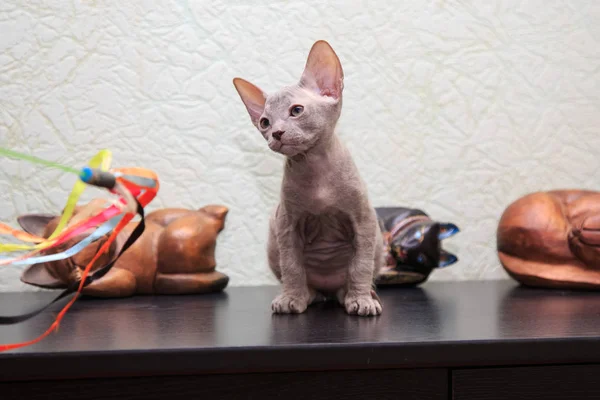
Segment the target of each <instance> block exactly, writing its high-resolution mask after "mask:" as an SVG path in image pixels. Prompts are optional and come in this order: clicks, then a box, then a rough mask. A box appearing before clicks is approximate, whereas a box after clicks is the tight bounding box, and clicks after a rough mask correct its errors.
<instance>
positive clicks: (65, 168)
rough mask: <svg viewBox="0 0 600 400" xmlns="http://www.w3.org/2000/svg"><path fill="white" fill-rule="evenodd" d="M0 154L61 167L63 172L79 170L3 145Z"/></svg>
mask: <svg viewBox="0 0 600 400" xmlns="http://www.w3.org/2000/svg"><path fill="white" fill-rule="evenodd" d="M0 155H4V156H8V157H13V158H17V159H20V160H26V161H30V162H32V163H36V164H42V165H45V166H47V167H53V168H58V169H61V170H63V171H65V172H71V173H73V174H76V175H79V174H80V171H79V170H77V169H75V168H72V167H68V166H66V165H61V164H59V163H55V162H53V161H48V160H43V159H41V158H38V157H34V156H30V155H28V154H23V153H19V152H16V151H13V150H8V149H5V148H3V147H0Z"/></svg>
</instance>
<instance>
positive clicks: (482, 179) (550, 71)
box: [0, 0, 600, 291]
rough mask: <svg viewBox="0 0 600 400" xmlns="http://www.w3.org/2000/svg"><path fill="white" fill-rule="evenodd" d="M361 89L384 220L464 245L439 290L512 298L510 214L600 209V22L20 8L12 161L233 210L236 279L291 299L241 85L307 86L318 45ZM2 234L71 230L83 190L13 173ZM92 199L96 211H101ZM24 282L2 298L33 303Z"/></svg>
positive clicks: (453, 10) (6, 97) (82, 1)
mask: <svg viewBox="0 0 600 400" xmlns="http://www.w3.org/2000/svg"><path fill="white" fill-rule="evenodd" d="M318 39H325V40H328V41H329V42H330V43H331V44H332V46H333V47H334V49H335V50H336V52H337V53H338V55H339V56H340V59H341V61H342V65H343V68H344V71H345V75H346V80H345V85H346V86H345V92H344V96H345V99H344V104H345V105H344V110H343V113H342V118H341V121H340V125H339V132H340V135H341V136H342V138H343V139H344V140H345V142H346V143H347V145H348V146H349V147H350V149H351V151H352V152H353V154H354V157H355V160H356V162H357V163H358V164H359V166H360V169H361V171H362V173H363V176H364V178H365V179H366V181H367V182H368V185H369V190H370V195H371V197H372V200H373V203H374V204H375V205H405V206H412V207H421V208H422V209H424V210H425V211H426V212H428V213H430V214H431V215H432V216H433V217H434V218H436V219H439V220H447V221H452V222H454V223H456V224H458V225H459V226H460V227H461V229H462V232H461V233H460V234H459V235H457V236H456V237H454V238H452V239H451V240H449V241H447V242H446V244H445V246H446V247H447V248H448V249H449V250H450V251H452V252H455V253H456V254H457V255H458V256H459V258H460V261H459V263H458V264H455V265H453V266H451V267H449V268H447V269H445V270H441V271H437V272H435V273H434V274H433V276H432V278H431V279H432V280H448V279H453V280H464V279H498V278H505V277H506V275H505V273H504V272H503V270H502V269H501V267H500V265H499V264H498V261H497V258H496V253H495V236H494V234H495V228H496V223H497V220H498V218H499V216H500V214H501V212H502V211H503V209H504V208H505V207H506V206H507V205H508V204H509V203H510V202H511V201H513V200H514V199H516V198H517V197H519V196H521V195H523V194H525V193H527V192H530V191H535V190H546V189H556V188H566V187H577V188H590V189H600V182H599V181H598V170H599V167H600V157H599V150H600V2H598V1H594V0H578V1H554V0H544V1H542V0H538V1H517V0H514V1H501V0H494V1H486V2H481V1H468V0H463V1H457V0H445V1H444V0H435V1H429V2H423V1H418V0H404V1H392V0H387V1H381V0H380V1H360V2H347V1H341V0H330V1H327V2H322V1H316V0H314V1H313V0H299V1H294V2H284V1H275V0H271V1H250V0H241V1H236V2H234V1H231V2H225V1H222V0H217V1H210V2H209V1H193V0H190V1H178V0H170V1H169V0H163V1H150V0H144V1H131V2H119V1H104V0H103V1H100V0H71V1H64V0H55V1H33V0H31V1H18V0H1V1H0V145H2V146H6V147H10V148H13V149H15V150H19V151H23V152H27V153H31V154H35V155H37V156H40V157H45V158H47V159H51V160H55V161H58V162H61V163H65V164H69V165H72V166H76V167H80V166H82V165H83V163H85V162H86V161H87V160H88V159H89V158H90V157H91V156H92V155H93V154H95V153H96V152H97V151H98V150H100V149H102V148H109V149H111V150H112V151H113V155H114V162H113V165H115V166H127V165H136V166H145V167H150V168H153V169H154V170H155V171H156V172H157V173H158V174H159V175H160V177H161V179H162V181H161V185H162V188H161V191H160V193H159V196H158V199H157V200H156V201H155V202H154V203H153V204H152V206H151V207H150V209H155V208H156V207H163V206H182V207H201V206H203V205H205V204H208V203H221V204H225V205H227V206H228V207H230V209H231V211H230V214H229V216H228V219H227V225H226V230H225V231H224V232H223V233H222V235H221V236H220V238H219V244H218V250H217V251H218V252H217V258H218V264H219V266H218V268H219V269H220V270H221V271H223V272H225V273H227V274H229V275H230V276H231V278H232V280H231V285H258V284H270V283H275V280H274V279H273V278H272V277H271V276H270V273H269V271H268V267H267V264H266V257H265V256H266V253H265V242H266V233H267V218H268V214H269V212H270V210H271V208H272V207H273V206H274V205H275V204H276V201H277V196H278V191H279V183H280V179H281V170H282V164H283V160H282V158H281V157H280V156H278V155H276V154H274V153H271V152H270V151H269V150H268V148H267V147H266V144H265V143H264V141H263V140H262V138H261V137H260V135H259V133H258V132H257V131H256V130H255V129H254V128H253V127H252V126H251V124H250V120H249V118H248V115H247V113H246V110H245V109H244V107H243V105H242V103H241V101H240V100H239V97H238V96H237V93H236V92H235V89H234V87H233V84H232V82H231V81H232V78H233V77H235V76H241V77H244V78H246V79H248V80H251V81H252V82H254V83H256V84H257V85H259V86H260V87H262V88H263V89H265V90H267V91H271V90H273V89H275V88H277V87H279V86H281V85H287V84H290V83H293V82H295V81H296V80H297V79H298V78H299V77H300V74H301V72H302V69H303V67H304V62H305V57H306V56H307V54H308V51H309V49H310V46H311V45H312V43H313V42H314V41H315V40H318ZM0 162H1V165H2V168H1V169H0V220H2V221H5V222H9V223H11V224H14V223H16V221H15V218H16V216H17V215H18V214H19V213H24V212H38V211H40V212H57V211H60V210H61V208H62V207H63V205H64V202H65V201H66V198H67V195H68V193H69V191H70V189H71V186H72V185H73V182H74V178H73V177H71V176H68V175H67V174H65V173H63V172H60V171H56V170H48V169H43V168H39V167H36V166H31V165H29V164H28V163H25V162H18V161H13V160H10V159H5V158H2V159H1V160H0ZM99 193H101V192H99V191H94V190H89V191H88V192H87V193H86V196H85V197H84V198H85V199H89V198H90V197H91V196H94V195H98V194H99ZM20 271H21V268H11V267H8V268H6V267H4V268H2V269H1V270H0V290H1V291H8V290H30V289H28V288H26V287H25V286H24V285H22V284H21V283H20V282H19V280H18V277H19V273H20Z"/></svg>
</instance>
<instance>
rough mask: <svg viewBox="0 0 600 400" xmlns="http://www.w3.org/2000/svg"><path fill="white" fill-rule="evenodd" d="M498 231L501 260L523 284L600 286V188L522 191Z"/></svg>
mask: <svg viewBox="0 0 600 400" xmlns="http://www.w3.org/2000/svg"><path fill="white" fill-rule="evenodd" d="M496 236H497V250H498V256H499V259H500V262H501V264H502V266H503V267H504V269H505V270H506V271H507V273H508V274H509V275H510V276H511V277H512V278H514V279H515V280H517V281H518V282H520V283H522V284H523V285H527V286H537V287H545V288H564V289H598V288H600V192H595V191H587V190H554V191H547V192H536V193H531V194H528V195H526V196H523V197H521V198H519V199H518V200H516V201H515V202H513V203H512V204H510V205H509V206H508V207H507V208H506V210H505V211H504V213H503V214H502V216H501V218H500V221H499V224H498V229H497V235H496Z"/></svg>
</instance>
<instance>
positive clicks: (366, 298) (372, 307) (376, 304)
mask: <svg viewBox="0 0 600 400" xmlns="http://www.w3.org/2000/svg"><path fill="white" fill-rule="evenodd" d="M344 307H345V308H346V312H347V313H348V314H352V315H360V316H363V317H370V316H374V315H380V314H381V313H382V311H383V307H382V305H381V302H380V301H379V299H378V298H376V296H372V295H371V294H361V295H353V294H352V293H348V294H347V295H346V298H345V299H344Z"/></svg>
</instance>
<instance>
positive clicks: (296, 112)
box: [290, 106, 304, 117]
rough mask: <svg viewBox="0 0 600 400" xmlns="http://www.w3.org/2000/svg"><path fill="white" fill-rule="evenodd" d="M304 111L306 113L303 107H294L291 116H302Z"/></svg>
mask: <svg viewBox="0 0 600 400" xmlns="http://www.w3.org/2000/svg"><path fill="white" fill-rule="evenodd" d="M302 111H304V107H302V106H293V107H292V108H291V109H290V115H291V116H292V117H297V116H298V115H300V114H302Z"/></svg>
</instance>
